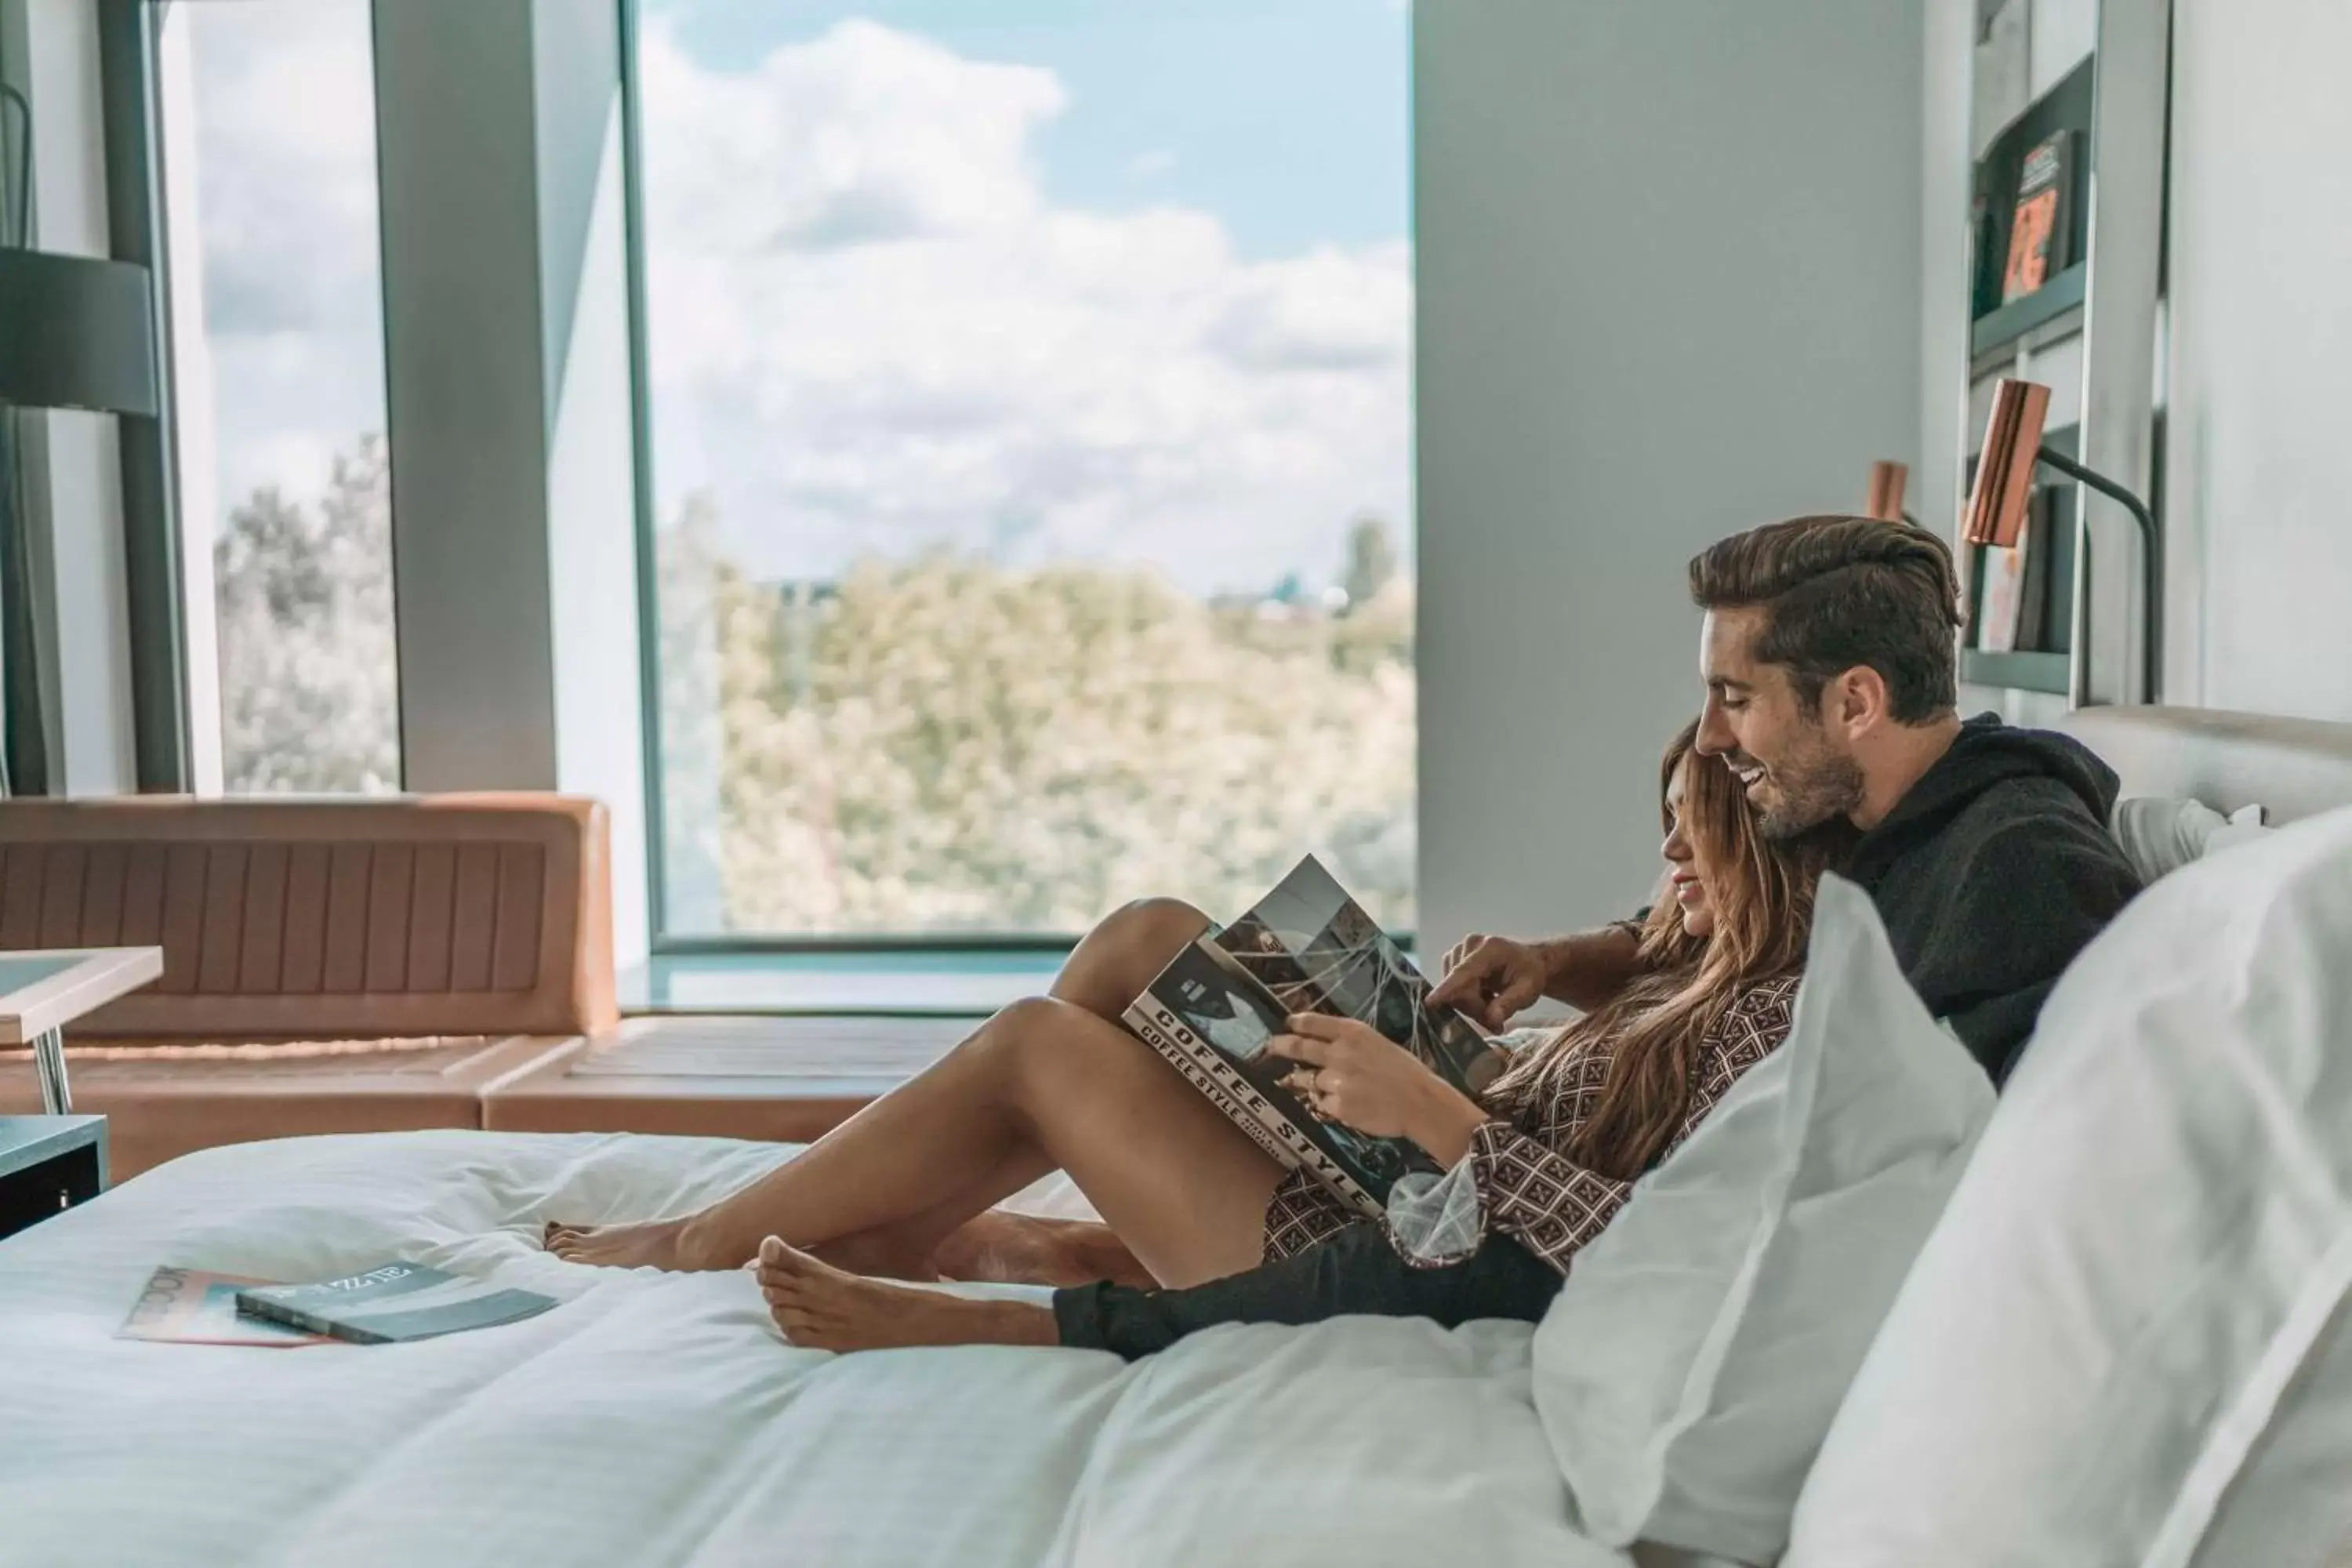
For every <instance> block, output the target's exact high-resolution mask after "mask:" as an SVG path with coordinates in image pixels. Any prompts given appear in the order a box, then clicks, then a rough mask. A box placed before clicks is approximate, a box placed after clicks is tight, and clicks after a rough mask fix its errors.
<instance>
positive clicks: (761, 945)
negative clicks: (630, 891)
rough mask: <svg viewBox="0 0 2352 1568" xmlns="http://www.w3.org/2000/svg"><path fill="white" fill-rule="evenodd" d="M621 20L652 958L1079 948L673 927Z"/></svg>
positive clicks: (635, 156) (1057, 935) (646, 400)
mask: <svg viewBox="0 0 2352 1568" xmlns="http://www.w3.org/2000/svg"><path fill="white" fill-rule="evenodd" d="M614 5H617V6H618V7H619V10H620V26H621V170H622V174H621V188H622V234H623V237H624V245H625V249H626V252H627V258H626V266H627V285H628V297H629V396H630V402H631V405H632V406H631V421H630V423H631V427H632V435H631V439H632V441H633V442H634V444H635V459H636V461H635V479H636V495H635V506H636V523H637V527H636V534H637V649H638V653H637V669H638V683H639V693H638V696H639V706H638V710H639V713H640V715H641V720H642V722H643V724H644V727H645V733H644V736H643V739H642V741H641V742H640V743H639V747H638V750H639V752H640V753H641V754H642V756H643V757H644V759H645V780H646V783H645V791H646V807H645V810H646V868H645V875H646V938H647V944H648V947H649V949H650V951H651V953H652V956H653V957H654V958H656V959H662V958H709V957H731V956H757V955H759V954H761V953H775V954H780V955H781V954H792V953H819V954H822V953H842V954H849V953H866V952H872V953H932V954H937V955H938V956H940V958H942V959H949V958H952V957H954V956H955V955H957V954H961V953H979V952H991V953H995V952H1014V953H1057V952H1069V951H1070V950H1071V949H1072V948H1074V947H1076V945H1077V943H1078V942H1079V940H1080V938H1081V937H1082V936H1083V935H1084V933H1083V932H1068V933H1066V932H1057V931H939V932H935V933H934V932H919V931H870V932H869V931H843V932H830V933H829V932H792V931H780V932H774V933H769V934H758V933H748V932H747V933H740V934H739V933H735V932H723V933H722V932H701V933H693V934H688V933H681V932H677V931H672V930H671V929H670V924H669V896H668V880H669V857H668V854H667V843H668V835H667V826H666V823H667V802H666V800H665V798H664V795H663V788H664V784H665V780H664V776H663V770H662V745H661V741H662V712H661V690H662V679H661V676H662V671H661V600H660V593H661V582H660V572H659V563H658V561H657V560H656V542H655V525H656V520H657V511H656V505H655V491H654V446H653V395H652V374H651V369H650V365H651V359H650V349H649V341H648V321H649V317H648V311H647V306H646V230H645V207H646V202H645V157H644V152H645V149H644V138H643V132H644V112H643V110H644V99H643V97H642V95H641V92H640V83H639V79H638V47H637V39H638V26H639V24H640V22H641V21H642V19H643V17H642V10H641V5H640V0H614Z"/></svg>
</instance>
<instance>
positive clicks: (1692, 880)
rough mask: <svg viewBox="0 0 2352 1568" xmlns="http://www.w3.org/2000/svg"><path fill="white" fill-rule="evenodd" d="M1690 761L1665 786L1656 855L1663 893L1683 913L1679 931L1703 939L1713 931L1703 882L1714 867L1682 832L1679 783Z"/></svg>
mask: <svg viewBox="0 0 2352 1568" xmlns="http://www.w3.org/2000/svg"><path fill="white" fill-rule="evenodd" d="M1690 765H1691V764H1690V759H1689V758H1688V757H1685V758H1684V759H1683V765H1682V766H1681V767H1678V768H1676V769H1675V778H1674V782H1673V783H1672V784H1668V785H1667V786H1666V820H1667V822H1668V823H1669V824H1671V826H1669V827H1668V828H1667V829H1666V841H1665V843H1664V845H1663V846H1662V847H1660V850H1659V853H1661V854H1663V855H1664V856H1665V858H1666V871H1667V879H1666V881H1667V890H1668V894H1669V896H1670V897H1672V898H1673V900H1675V904H1676V905H1677V906H1679V907H1680V908H1681V910H1682V912H1683V930H1684V931H1687V932H1688V933H1689V934H1691V935H1692V936H1696V937H1705V936H1709V935H1712V934H1713V933H1714V931H1715V906H1714V905H1713V904H1712V903H1711V902H1710V901H1709V900H1708V897H1707V883H1708V881H1709V879H1711V878H1712V877H1713V875H1714V868H1713V867H1711V866H1709V865H1707V864H1706V861H1705V860H1703V859H1702V858H1700V856H1699V852H1698V846H1697V845H1696V844H1695V843H1693V842H1692V841H1691V839H1690V838H1689V837H1688V836H1687V835H1685V833H1684V832H1683V780H1684V777H1685V775H1686V774H1687V773H1689V772H1690Z"/></svg>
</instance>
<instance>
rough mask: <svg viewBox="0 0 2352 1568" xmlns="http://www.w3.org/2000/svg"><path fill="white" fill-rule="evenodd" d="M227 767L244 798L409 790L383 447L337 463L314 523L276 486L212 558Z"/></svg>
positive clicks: (242, 510) (373, 445)
mask: <svg viewBox="0 0 2352 1568" xmlns="http://www.w3.org/2000/svg"><path fill="white" fill-rule="evenodd" d="M213 572H214V582H215V595H216V598H215V603H216V605H217V610H218V635H219V640H220V665H221V668H220V693H221V759H222V771H223V773H224V782H225V784H226V787H227V788H228V789H229V790H230V791H231V792H232V793H236V794H247V793H258V792H264V791H280V790H292V791H304V792H333V793H347V792H358V793H373V792H381V791H388V790H396V789H398V788H399V787H400V698H399V681H400V675H399V668H398V664H397V660H396V657H395V653H394V647H395V644H394V636H395V633H394V626H393V598H392V497H391V473H390V468H389V466H388V464H387V461H386V455H385V451H384V443H383V437H380V436H369V437H362V440H361V442H360V445H359V447H358V449H357V450H356V451H354V452H352V453H351V454H349V455H348V456H344V457H339V458H336V460H335V468H334V475H333V478H332V479H331V481H330V482H329V484H328V487H327V492H326V494H325V496H324V497H322V498H321V500H320V505H319V511H318V516H317V517H316V518H315V519H314V518H313V517H311V516H310V514H309V513H307V512H306V511H304V510H303V509H302V508H300V507H299V506H297V505H295V504H294V503H292V502H290V501H289V500H286V499H285V498H284V497H283V496H282V495H281V494H280V493H279V492H278V490H277V489H263V490H260V491H258V492H257V493H256V494H255V495H254V497H253V498H252V499H251V500H248V501H247V502H246V503H245V505H243V506H241V507H239V508H237V509H236V510H235V511H233V512H231V513H230V514H229V520H228V527H227V528H226V531H223V533H222V534H221V537H220V538H219V540H218V541H217V542H215V545H214V550H213Z"/></svg>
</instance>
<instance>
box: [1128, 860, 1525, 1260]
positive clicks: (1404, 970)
mask: <svg viewBox="0 0 2352 1568" xmlns="http://www.w3.org/2000/svg"><path fill="white" fill-rule="evenodd" d="M1429 990H1430V987H1429V982H1428V981H1427V980H1426V979H1424V978H1423V976H1422V975H1421V973H1419V972H1418V971H1417V970H1415V969H1414V968H1413V966H1412V960H1410V959H1408V958H1407V957H1406V956H1405V955H1404V952H1403V950H1402V949H1401V948H1399V947H1398V946H1397V944H1396V943H1395V942H1393V941H1391V939H1390V938H1389V936H1388V933H1387V932H1385V931H1381V928H1380V925H1379V923H1378V922H1377V921H1374V920H1373V919H1372V918H1371V916H1370V915H1369V914H1367V913H1366V912H1365V911H1364V910H1363V907H1362V906H1361V905H1360V904H1358V903H1357V902H1356V900H1353V899H1351V898H1349V896H1348V894H1347V892H1346V891H1345V889H1342V888H1341V887H1340V886H1339V883H1338V882H1337V881H1336V880H1334V879H1333V878H1332V876H1331V874H1330V873H1329V872H1328V871H1326V870H1325V869H1324V868H1323V867H1322V865H1321V864H1320V863H1319V862H1318V861H1317V860H1316V859H1315V858H1313V857H1312V856H1309V857H1308V858H1307V859H1305V860H1303V861H1301V862H1299V864H1298V865H1297V868H1294V869H1293V870H1292V871H1291V873H1290V874H1289V875H1288V876H1286V877H1285V878H1284V879H1282V880H1281V882H1280V883H1278V884H1277V885H1276V887H1275V889H1274V890H1273V891H1272V892H1270V893H1268V894H1267V895H1266V896H1265V898H1264V899H1262V900H1259V901H1258V903H1257V904H1256V905H1255V907H1253V908H1252V909H1251V910H1249V911H1248V912H1247V913H1245V914H1244V915H1243V916H1242V917H1241V918H1240V919H1238V920H1236V921H1234V922H1233V924H1231V925H1229V926H1227V927H1225V928H1224V929H1223V930H1222V931H1209V932H1206V933H1204V934H1203V935H1202V937H1201V938H1200V939H1199V940H1198V941H1196V942H1192V943H1191V944H1190V945H1189V946H1187V947H1185V948H1184V949H1183V950H1182V951H1181V952H1178V953H1177V954H1176V956H1175V957H1174V958H1173V959H1171V961H1170V962H1169V963H1168V965H1167V967H1166V968H1164V969H1162V970H1161V971H1160V973H1159V975H1158V977H1157V978H1155V979H1154V980H1153V981H1152V982H1151V984H1150V985H1148V986H1146V987H1145V988H1144V991H1143V994H1141V995H1139V996H1138V997H1137V998H1136V999H1135V1001H1134V1002H1133V1003H1132V1004H1131V1005H1129V1007H1128V1009H1127V1026H1128V1027H1129V1029H1130V1030H1132V1031H1133V1032H1134V1033H1135V1034H1136V1035H1137V1036H1138V1037H1140V1038H1141V1039H1142V1040H1143V1041H1144V1042H1145V1043H1146V1044H1148V1045H1150V1047H1152V1048H1153V1049H1154V1050H1157V1051H1158V1052H1159V1053H1160V1055H1161V1056H1163V1057H1165V1058H1168V1060H1169V1061H1170V1062H1171V1063H1172V1064H1173V1065H1174V1066H1175V1068H1176V1070H1177V1071H1179V1072H1181V1073H1182V1074H1183V1075H1184V1078H1185V1080H1186V1081H1187V1082H1189V1083H1191V1084H1192V1086H1193V1088H1195V1089H1199V1090H1200V1091H1201V1092H1202V1094H1203V1095H1205V1096H1207V1097H1208V1099H1209V1100H1210V1101H1211V1102H1212V1103H1213V1104H1214V1105H1215V1106H1216V1107H1217V1108H1218V1109H1219V1110H1223V1112H1224V1113H1225V1115H1226V1116H1227V1117H1229V1118H1231V1119H1232V1120H1233V1121H1234V1123H1235V1125H1237V1126H1239V1127H1240V1128H1241V1130H1242V1131H1244V1132H1246V1133H1248V1134H1249V1135H1250V1136H1251V1137H1252V1138H1253V1139H1255V1140H1256V1142H1257V1144H1258V1146H1259V1147H1260V1148H1262V1149H1264V1150H1265V1152H1267V1153H1269V1154H1271V1155H1273V1156H1274V1157H1275V1158H1276V1160H1278V1161H1280V1162H1281V1163H1283V1164H1284V1165H1286V1166H1287V1167H1289V1168H1291V1169H1293V1170H1305V1171H1307V1173H1310V1174H1312V1175H1313V1176H1314V1177H1315V1178H1316V1179H1317V1180H1318V1181H1319V1182H1321V1183H1322V1184H1324V1185H1325V1186H1326V1187H1328V1188H1329V1189H1330V1190H1331V1191H1332V1192H1333V1193H1335V1194H1338V1195H1339V1197H1340V1198H1341V1199H1342V1200H1343V1201H1345V1202H1346V1203H1348V1204H1349V1205H1350V1206H1352V1207H1354V1208H1355V1209H1357V1210H1358V1211H1359V1212H1360V1213H1362V1214H1364V1215H1373V1216H1377V1215H1380V1214H1381V1212H1382V1205H1383V1203H1384V1202H1385V1200H1386V1198H1387V1196H1388V1192H1389V1189H1390V1188H1391V1186H1393V1185H1394V1184H1396V1180H1397V1178H1398V1177H1400V1176H1402V1175H1403V1174H1404V1173H1406V1172H1408V1171H1413V1170H1433V1169H1434V1168H1435V1165H1434V1163H1433V1161H1431V1160H1430V1158H1429V1156H1428V1155H1427V1154H1425V1153H1423V1152H1422V1151H1421V1149H1420V1148H1419V1147H1418V1146H1417V1145H1415V1144H1414V1143H1412V1142H1411V1141H1410V1140H1408V1139H1403V1138H1376V1137H1373V1136H1371V1135H1370V1134H1369V1133H1363V1132H1359V1131H1355V1130H1354V1129H1352V1128H1349V1127H1344V1126H1340V1125H1339V1124H1338V1123H1335V1122H1331V1121H1324V1120H1323V1119H1321V1118H1319V1117H1318V1116H1316V1115H1315V1114H1314V1113H1313V1112H1312V1111H1311V1110H1308V1109H1307V1105H1306V1103H1305V1102H1304V1101H1303V1100H1300V1099H1299V1097H1298V1096H1297V1095H1296V1094H1294V1093H1292V1092H1291V1091H1290V1090H1289V1089H1286V1088H1285V1087H1284V1086H1283V1084H1282V1082H1281V1079H1283V1077H1284V1076H1285V1075H1286V1074H1287V1073H1289V1072H1290V1071H1291V1070H1292V1068H1293V1067H1294V1065H1295V1064H1293V1063H1292V1062H1289V1061H1287V1060H1286V1059H1284V1058H1280V1057H1276V1056H1272V1055H1269V1054H1268V1053H1267V1051H1266V1049H1265V1047H1266V1044H1267V1042H1268V1041H1270V1040H1271V1039H1272V1038H1273V1037H1275V1036H1276V1035H1281V1034H1286V1033H1288V1032H1289V1028H1288V1019H1289V1017H1290V1016H1291V1015H1292V1014H1294V1013H1328V1014H1332V1015H1335V1016H1342V1017H1349V1018H1354V1019H1356V1020H1358V1021H1360V1022H1361V1023H1365V1024H1369V1025H1370V1026H1372V1027H1373V1028H1375V1029H1377V1030H1379V1031H1380V1032H1381V1034H1382V1035H1384V1036H1386V1037H1388V1038H1390V1039H1391V1040H1393V1041H1395V1042H1396V1043H1397V1044H1398V1045H1400V1046H1402V1047H1404V1048H1405V1049H1407V1050H1409V1051H1411V1052H1412V1054H1413V1055H1414V1056H1416V1057H1419V1058H1421V1059H1422V1060H1423V1062H1425V1063H1427V1064H1428V1065H1429V1067H1430V1068H1431V1069H1432V1070H1433V1071H1434V1072H1436V1073H1437V1074H1438V1075H1439V1076H1440V1077H1442V1078H1444V1079H1446V1080H1447V1081H1448V1082H1450V1083H1452V1084H1453V1085H1454V1087H1456V1088H1457V1089H1461V1090H1463V1091H1464V1092H1465V1093H1475V1091H1476V1090H1477V1089H1480V1088H1483V1087H1484V1086H1485V1084H1486V1079H1488V1077H1490V1076H1491V1074H1492V1072H1493V1069H1494V1068H1495V1066H1496V1064H1497V1062H1498V1060H1499V1058H1496V1057H1495V1056H1494V1055H1492V1053H1491V1052H1490V1051H1489V1049H1488V1047H1487V1044H1486V1037H1484V1036H1483V1035H1481V1034H1480V1033H1479V1032H1478V1031H1477V1029H1476V1028H1475V1027H1474V1026H1472V1025H1471V1023H1470V1021H1469V1020H1468V1019H1467V1018H1465V1017H1464V1016H1462V1015H1461V1014H1459V1013H1457V1012H1455V1011H1454V1010H1453V1009H1452V1008H1435V1009H1433V1008H1431V1007H1430V1005H1429Z"/></svg>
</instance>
